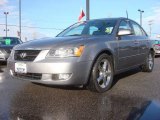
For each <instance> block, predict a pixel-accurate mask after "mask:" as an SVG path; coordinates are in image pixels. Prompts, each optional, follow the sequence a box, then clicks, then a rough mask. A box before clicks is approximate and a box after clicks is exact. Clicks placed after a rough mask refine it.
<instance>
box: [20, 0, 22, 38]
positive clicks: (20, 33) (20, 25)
mask: <svg viewBox="0 0 160 120" xmlns="http://www.w3.org/2000/svg"><path fill="white" fill-rule="evenodd" d="M21 28H22V27H21V0H19V38H20V40H21V35H22V34H21V33H22V29H21Z"/></svg>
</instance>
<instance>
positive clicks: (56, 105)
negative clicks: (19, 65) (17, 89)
mask: <svg viewBox="0 0 160 120" xmlns="http://www.w3.org/2000/svg"><path fill="white" fill-rule="evenodd" d="M45 92H46V94H44V93H45ZM47 92H49V91H48V90H46V91H43V92H42V93H41V92H40V93H38V91H36V90H35V91H34V92H30V91H28V92H25V93H24V94H21V93H20V94H17V95H16V96H14V99H13V100H12V102H11V103H10V107H9V108H8V109H9V110H8V111H3V113H0V119H4V120H5V119H11V120H54V119H60V120H76V119H85V120H86V119H89V120H92V119H97V120H102V119H103V120H159V119H160V103H158V102H157V101H149V100H146V99H143V98H130V97H121V96H113V95H106V94H96V93H91V92H86V91H84V92H77V91H69V92H68V91H67V92H66V93H65V92H64V91H63V93H62V90H58V91H56V92H53V91H52V93H47ZM50 92H51V91H50Z"/></svg>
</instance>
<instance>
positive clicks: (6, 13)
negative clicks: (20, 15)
mask: <svg viewBox="0 0 160 120" xmlns="http://www.w3.org/2000/svg"><path fill="white" fill-rule="evenodd" d="M4 14H5V16H6V29H4V31H6V37H7V32H8V31H9V29H8V28H7V27H8V25H7V15H8V14H9V12H4Z"/></svg>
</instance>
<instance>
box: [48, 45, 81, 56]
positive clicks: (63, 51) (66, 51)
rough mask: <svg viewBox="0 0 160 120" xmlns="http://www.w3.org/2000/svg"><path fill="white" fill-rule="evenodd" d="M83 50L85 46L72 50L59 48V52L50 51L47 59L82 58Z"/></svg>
mask: <svg viewBox="0 0 160 120" xmlns="http://www.w3.org/2000/svg"><path fill="white" fill-rule="evenodd" d="M83 50H84V46H83V45H81V46H79V47H72V48H59V49H57V50H50V51H49V53H48V55H47V57H80V56H81V55H82V53H83Z"/></svg>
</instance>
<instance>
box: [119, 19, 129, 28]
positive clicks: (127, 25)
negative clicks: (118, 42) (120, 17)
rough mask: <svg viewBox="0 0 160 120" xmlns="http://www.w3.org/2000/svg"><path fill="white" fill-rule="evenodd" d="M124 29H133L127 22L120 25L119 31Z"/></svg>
mask: <svg viewBox="0 0 160 120" xmlns="http://www.w3.org/2000/svg"><path fill="white" fill-rule="evenodd" d="M120 29H124V30H126V29H127V30H131V27H130V25H129V23H128V22H127V21H122V22H121V23H120V25H119V30H120Z"/></svg>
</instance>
